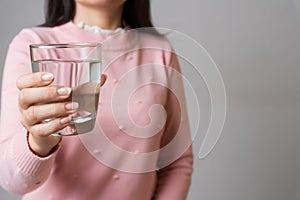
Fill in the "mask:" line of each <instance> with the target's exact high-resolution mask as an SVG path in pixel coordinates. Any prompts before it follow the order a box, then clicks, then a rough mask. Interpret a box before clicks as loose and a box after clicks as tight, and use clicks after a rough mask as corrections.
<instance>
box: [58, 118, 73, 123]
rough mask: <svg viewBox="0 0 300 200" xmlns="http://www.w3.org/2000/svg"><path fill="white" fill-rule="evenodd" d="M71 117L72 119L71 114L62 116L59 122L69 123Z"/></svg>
mask: <svg viewBox="0 0 300 200" xmlns="http://www.w3.org/2000/svg"><path fill="white" fill-rule="evenodd" d="M71 119H72V118H71V116H68V117H65V118H62V119H61V120H60V123H61V124H67V123H70V122H71Z"/></svg>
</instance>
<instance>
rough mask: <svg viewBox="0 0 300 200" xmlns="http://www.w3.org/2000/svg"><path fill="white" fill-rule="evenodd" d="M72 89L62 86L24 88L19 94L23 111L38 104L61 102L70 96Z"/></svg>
mask: <svg viewBox="0 0 300 200" xmlns="http://www.w3.org/2000/svg"><path fill="white" fill-rule="evenodd" d="M71 90H72V89H71V88H69V87H61V86H49V87H37V88H24V89H22V90H21V91H20V93H19V106H20V107H21V110H25V109H27V108H28V107H29V106H31V105H33V104H37V103H46V102H53V101H61V100H64V99H66V98H68V97H69V96H70V93H71Z"/></svg>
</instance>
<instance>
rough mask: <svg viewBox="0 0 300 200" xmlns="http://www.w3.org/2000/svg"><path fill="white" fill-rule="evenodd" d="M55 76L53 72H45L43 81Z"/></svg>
mask: <svg viewBox="0 0 300 200" xmlns="http://www.w3.org/2000/svg"><path fill="white" fill-rule="evenodd" d="M53 78H54V75H53V74H51V73H46V74H43V76H42V80H43V81H51V80H52V79H53Z"/></svg>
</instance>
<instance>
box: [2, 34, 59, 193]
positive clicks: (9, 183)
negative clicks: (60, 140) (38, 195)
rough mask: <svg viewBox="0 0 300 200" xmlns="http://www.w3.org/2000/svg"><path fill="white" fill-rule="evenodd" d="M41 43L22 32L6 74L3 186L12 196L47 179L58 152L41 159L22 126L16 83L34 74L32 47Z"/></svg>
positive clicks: (9, 56)
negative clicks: (31, 145)
mask: <svg viewBox="0 0 300 200" xmlns="http://www.w3.org/2000/svg"><path fill="white" fill-rule="evenodd" d="M37 42H39V40H38V38H37V36H35V35H34V34H33V31H31V30H30V29H24V30H22V31H21V32H20V33H19V34H18V35H17V36H16V37H15V38H14V39H13V41H12V42H11V44H10V46H9V49H8V53H7V57H6V61H5V66H4V71H3V78H2V91H1V121H0V163H1V165H0V184H1V186H2V187H3V188H4V189H5V190H7V191H8V192H10V193H14V194H25V193H28V192H31V191H33V190H34V189H36V188H37V187H39V186H40V185H41V184H42V183H43V182H44V181H45V180H46V179H47V177H48V175H49V173H50V170H51V167H52V165H53V162H54V159H55V155H56V152H57V151H56V152H55V153H53V154H51V155H50V156H48V157H45V158H41V157H38V156H37V155H35V154H33V153H32V152H31V151H30V149H29V147H28V144H27V137H26V134H27V131H26V129H25V128H23V126H22V124H21V123H20V116H21V115H20V112H19V110H18V94H19V90H18V88H17V87H16V80H17V78H18V77H19V76H20V75H22V74H27V73H31V67H30V54H29V44H32V43H37Z"/></svg>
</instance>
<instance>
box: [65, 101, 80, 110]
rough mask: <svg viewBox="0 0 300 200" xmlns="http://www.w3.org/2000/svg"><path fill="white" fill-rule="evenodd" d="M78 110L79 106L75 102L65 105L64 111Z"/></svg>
mask: <svg viewBox="0 0 300 200" xmlns="http://www.w3.org/2000/svg"><path fill="white" fill-rule="evenodd" d="M78 108H79V104H78V103H77V102H72V103H67V104H66V109H67V110H77V109H78Z"/></svg>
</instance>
